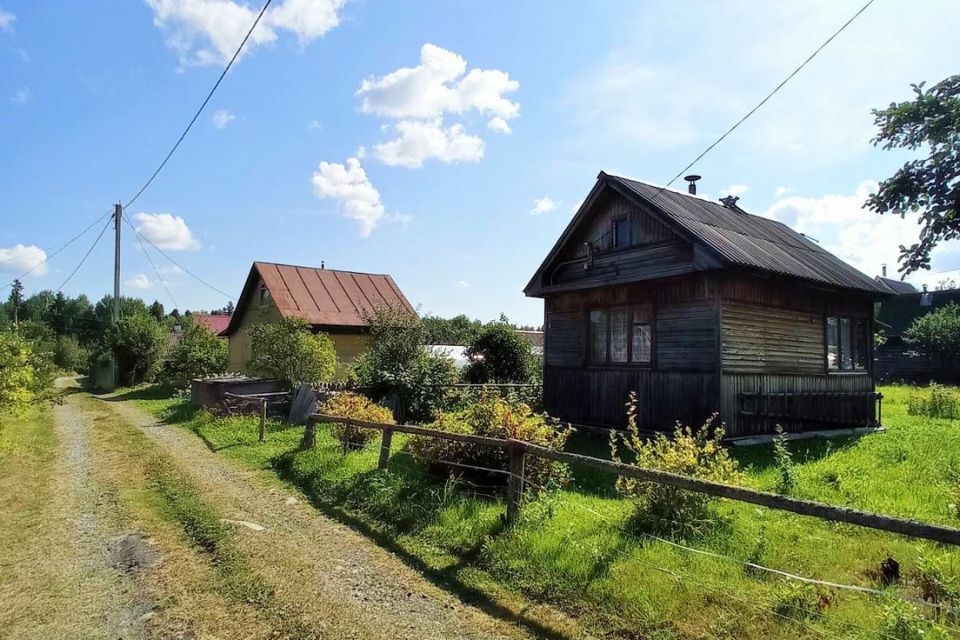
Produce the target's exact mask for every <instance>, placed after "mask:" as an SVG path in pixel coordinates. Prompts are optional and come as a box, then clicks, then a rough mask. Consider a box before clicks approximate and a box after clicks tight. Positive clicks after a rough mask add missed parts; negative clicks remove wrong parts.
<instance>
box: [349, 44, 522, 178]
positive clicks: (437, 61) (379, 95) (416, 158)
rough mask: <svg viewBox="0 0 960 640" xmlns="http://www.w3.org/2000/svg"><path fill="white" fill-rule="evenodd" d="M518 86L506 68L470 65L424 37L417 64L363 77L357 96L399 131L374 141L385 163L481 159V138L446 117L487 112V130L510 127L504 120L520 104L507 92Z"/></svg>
mask: <svg viewBox="0 0 960 640" xmlns="http://www.w3.org/2000/svg"><path fill="white" fill-rule="evenodd" d="M519 87H520V84H519V83H518V82H517V81H516V80H512V79H511V78H510V75H509V74H508V73H506V72H504V71H500V70H498V69H470V70H469V71H468V69H467V61H466V60H464V58H463V57H461V56H460V55H458V54H456V53H454V52H452V51H448V50H446V49H443V48H441V47H438V46H436V45H433V44H429V43H428V44H425V45H423V47H421V49H420V64H419V65H417V66H416V67H401V68H399V69H396V70H395V71H392V72H390V73H388V74H386V75H384V76H382V77H371V78H367V79H366V80H364V81H363V82H362V83H361V84H360V88H359V89H358V90H357V96H358V97H360V98H361V102H360V110H361V111H362V112H364V113H368V114H372V115H377V116H381V117H384V118H388V119H390V120H392V121H393V124H392V125H386V126H385V127H384V128H385V130H388V131H395V132H396V133H399V136H398V137H397V138H395V139H393V140H390V141H388V142H385V143H382V144H379V145H377V146H376V150H377V158H378V159H380V160H381V161H382V162H385V163H387V164H392V165H399V166H405V167H420V166H422V164H423V162H424V161H426V160H428V159H431V158H435V159H438V160H440V161H441V162H446V163H451V162H462V161H467V162H476V161H478V160H480V159H481V158H482V157H483V153H484V142H483V140H482V139H481V138H479V137H478V136H476V135H472V134H469V133H467V131H466V128H465V124H464V123H462V122H457V123H455V124H452V125H450V126H447V124H446V122H445V120H446V119H447V118H453V117H461V118H462V117H464V116H466V115H467V114H469V113H478V114H480V115H481V116H483V117H485V118H488V121H487V128H488V129H490V130H491V131H495V132H497V133H510V131H511V129H510V125H509V124H508V123H507V121H508V120H512V119H514V118H516V117H517V116H518V115H519V113H520V105H519V103H516V102H513V101H511V100H509V99H508V98H507V97H506V95H505V94H508V93H512V92H514V91H516V90H517V89H518V88H519Z"/></svg>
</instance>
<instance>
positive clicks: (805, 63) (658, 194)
mask: <svg viewBox="0 0 960 640" xmlns="http://www.w3.org/2000/svg"><path fill="white" fill-rule="evenodd" d="M873 2H874V0H868V2H867V3H866V4H865V5H863V6H862V7H860V10H859V11H857V12H856V13H855V14H853V16H851V17H850V19H849V20H847V21H846V22H844V23H843V25H842V26H841V27H840V28H839V29H837V30H836V31H835V32H834V33H833V35H831V36H830V37H829V38H827V39H826V40H825V41H824V42H823V44H821V45H820V46H819V47H817V48H816V49H815V50H814V51H813V53H811V54H810V55H809V56H808V57H807V59H806V60H804V61H803V62H802V63H800V66H798V67H797V68H796V69H794V70H793V72H792V73H790V75H788V76H787V77H786V78H784V79H783V81H782V82H781V83H780V84H778V85H777V86H776V87H774V89H773V91H771V92H770V93H768V94H767V95H766V97H765V98H764V99H763V100H761V101H760V102H758V103H757V105H756V106H755V107H754V108H752V109H750V111H748V112H747V113H746V115H744V116H743V117H742V118H740V119H739V120H737V122H736V123H734V125H733V126H732V127H730V128H729V129H727V130H726V131H725V132H724V133H723V135H722V136H720V137H719V138H717V139H716V140H715V141H714V142H713V144H711V145H710V146H709V147H707V148H706V149H704V150H703V152H701V153H700V155H698V156H697V157H696V158H694V159H693V161H692V162H691V163H690V164H688V165H687V166H685V167H684V168H683V169H681V170H680V171H679V172H677V175H675V176H673V178H671V179H670V182H668V183H667V184H665V185H663V186H662V187H660V190H659V191H657V192H656V193H655V194H654V196H653V198H651V199H650V201H651V202H652V201H653V200H656V199H657V197H659V196H660V194H661V193H663V192H664V191H666V190H667V188H668V187H669V186H670V185H672V184H673V183H674V182H676V181H677V178H679V177H680V176H682V175H683V174H685V173H686V172H687V171H688V170H689V169H690V168H691V167H693V165H695V164H697V163H698V162H699V161H700V160H701V159H702V158H703V157H704V156H705V155H707V154H708V153H710V151H712V150H713V148H714V147H716V146H717V145H718V144H720V143H721V142H723V141H724V140H725V139H726V137H727V136H729V135H730V134H731V133H733V132H734V130H736V128H737V127H739V126H740V125H741V124H743V123H744V122H746V120H747V119H748V118H749V117H750V116H752V115H753V114H754V113H756V112H757V110H758V109H760V107H762V106H763V105H765V104H766V103H767V101H768V100H770V98H772V97H773V96H774V95H776V94H777V92H778V91H780V89H782V88H783V87H784V85H786V84H787V83H788V82H790V80H792V79H793V77H794V76H795V75H797V74H798V73H800V71H801V70H802V69H803V68H804V67H806V66H807V64H808V63H809V62H810V61H811V60H813V59H814V58H815V57H817V54H819V53H820V52H821V51H823V49H824V48H826V46H827V45H828V44H830V43H831V42H833V39H834V38H836V37H837V36H838V35H840V34H841V33H843V31H844V30H845V29H846V28H847V27H849V26H850V25H851V24H852V23H853V21H854V20H856V19H857V18H859V17H860V14H861V13H863V12H864V11H866V10H867V8H868V7H869V6H870V5H871V4H873Z"/></svg>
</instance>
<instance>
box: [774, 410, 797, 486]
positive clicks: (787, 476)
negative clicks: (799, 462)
mask: <svg viewBox="0 0 960 640" xmlns="http://www.w3.org/2000/svg"><path fill="white" fill-rule="evenodd" d="M773 462H774V464H775V465H776V467H777V473H778V474H779V478H778V479H777V493H781V494H783V495H789V494H790V493H792V492H793V490H794V488H796V486H797V474H796V471H795V470H794V465H793V456H792V455H791V454H790V449H788V448H787V438H786V436H785V435H784V433H783V429H782V428H780V425H777V435H776V436H774V438H773Z"/></svg>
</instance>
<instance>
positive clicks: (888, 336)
mask: <svg viewBox="0 0 960 640" xmlns="http://www.w3.org/2000/svg"><path fill="white" fill-rule="evenodd" d="M901 284H904V283H901ZM951 302H953V303H956V304H960V289H944V290H942V291H928V290H927V287H926V286H924V287H923V291H917V290H916V289H913V291H912V292H905V293H901V294H899V295H897V296H894V297H892V298H889V299H887V300H884V301H883V302H881V303H880V304H879V310H878V311H877V327H878V329H879V330H880V331H882V332H883V335H884V337H885V341H884V344H883V345H881V346H879V347H877V348H876V350H875V355H876V359H877V362H876V371H877V376H878V377H879V378H882V379H885V380H909V381H916V382H927V381H930V380H934V381H940V382H956V381H957V380H960V363H955V362H950V361H946V360H944V359H942V358H939V357H936V356H928V355H925V354H923V353H920V352H919V351H917V350H916V349H914V348H912V347H911V346H910V345H909V344H907V343H906V341H905V340H904V334H905V333H906V331H907V329H909V328H910V325H912V324H913V323H914V322H915V321H916V320H917V319H918V318H922V317H923V316H925V315H927V314H928V313H930V312H931V311H935V310H936V309H939V308H941V307H943V306H945V305H948V304H950V303H951Z"/></svg>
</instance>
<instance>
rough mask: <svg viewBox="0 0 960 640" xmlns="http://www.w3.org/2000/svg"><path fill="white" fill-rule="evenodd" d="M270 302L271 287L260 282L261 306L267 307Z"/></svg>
mask: <svg viewBox="0 0 960 640" xmlns="http://www.w3.org/2000/svg"><path fill="white" fill-rule="evenodd" d="M268 304H270V289H267V285H266V284H264V283H263V282H261V283H260V306H261V307H265V306H267V305H268Z"/></svg>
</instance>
